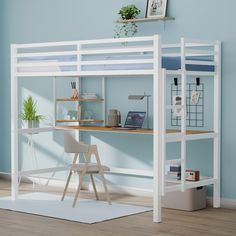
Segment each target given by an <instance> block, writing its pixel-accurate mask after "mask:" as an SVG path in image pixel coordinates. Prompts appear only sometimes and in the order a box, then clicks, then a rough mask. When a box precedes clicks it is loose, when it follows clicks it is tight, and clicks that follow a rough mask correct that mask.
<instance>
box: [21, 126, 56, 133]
mask: <svg viewBox="0 0 236 236" xmlns="http://www.w3.org/2000/svg"><path fill="white" fill-rule="evenodd" d="M53 130H54V128H53V127H39V128H28V129H26V128H23V129H22V128H20V129H18V132H19V134H37V133H43V132H50V131H53Z"/></svg>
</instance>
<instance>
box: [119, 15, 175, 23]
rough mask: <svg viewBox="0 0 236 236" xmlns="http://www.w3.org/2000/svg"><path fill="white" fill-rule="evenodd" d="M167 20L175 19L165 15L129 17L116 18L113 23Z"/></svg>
mask: <svg viewBox="0 0 236 236" xmlns="http://www.w3.org/2000/svg"><path fill="white" fill-rule="evenodd" d="M167 20H175V18H174V17H170V16H165V17H148V18H137V19H130V20H117V21H115V23H120V24H123V23H129V22H134V23H135V22H149V21H167Z"/></svg>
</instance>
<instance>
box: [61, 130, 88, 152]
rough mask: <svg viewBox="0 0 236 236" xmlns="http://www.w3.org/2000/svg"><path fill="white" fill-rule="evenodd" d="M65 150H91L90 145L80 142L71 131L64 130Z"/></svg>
mask: <svg viewBox="0 0 236 236" xmlns="http://www.w3.org/2000/svg"><path fill="white" fill-rule="evenodd" d="M64 150H65V152H66V153H85V152H88V150H89V145H86V144H84V143H80V142H78V141H77V140H76V139H75V138H74V137H73V135H72V133H71V132H69V131H65V132H64Z"/></svg>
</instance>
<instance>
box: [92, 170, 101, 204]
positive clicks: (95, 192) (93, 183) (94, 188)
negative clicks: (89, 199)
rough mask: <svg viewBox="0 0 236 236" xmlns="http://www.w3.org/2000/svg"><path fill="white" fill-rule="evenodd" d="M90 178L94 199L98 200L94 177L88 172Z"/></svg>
mask: <svg viewBox="0 0 236 236" xmlns="http://www.w3.org/2000/svg"><path fill="white" fill-rule="evenodd" d="M90 179H91V182H92V185H93V190H94V194H95V197H96V200H99V197H98V192H97V189H96V185H95V182H94V178H93V175H92V174H90Z"/></svg>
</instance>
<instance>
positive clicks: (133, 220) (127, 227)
mask: <svg viewBox="0 0 236 236" xmlns="http://www.w3.org/2000/svg"><path fill="white" fill-rule="evenodd" d="M34 190H36V191H38V190H40V191H46V192H53V193H56V194H61V193H62V189H59V188H53V189H52V188H50V189H49V188H46V187H42V186H40V187H36V189H34ZM31 191H33V189H32V185H29V184H24V185H21V192H31ZM9 194H10V185H9V182H6V181H0V195H1V196H7V195H9ZM82 195H83V197H88V195H89V197H93V196H92V195H91V194H90V193H87V192H83V194H82ZM112 200H113V201H116V202H123V203H132V204H139V205H144V206H151V202H152V200H151V199H150V198H144V197H131V196H119V195H113V196H112ZM0 235H1V236H8V235H12V236H13V235H14V236H39V235H40V236H53V235H57V236H62V235H63V236H64V235H66V236H74V235H76V236H78V235H79V236H80V235H81V236H92V235H95V236H100V235H103V236H108V235H109V236H110V235H112V236H126V235H127V236H134V235H135V236H145V235H150V236H152V235H164V236H167V235H173V236H174V235H175V236H176V235H186V236H195V235H197V236H199V235H200V236H203V235H212V236H213V235H214V236H224V235H229V236H234V235H236V210H228V209H213V208H207V209H205V210H200V211H196V212H184V211H176V210H170V209H163V223H160V224H155V223H152V212H148V213H142V214H138V215H134V216H128V217H123V218H119V219H115V220H110V221H106V222H102V223H97V224H92V225H88V224H80V223H75V222H70V221H66V220H57V219H52V218H48V217H41V216H35V215H30V214H23V213H17V212H12V211H6V210H0Z"/></svg>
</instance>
